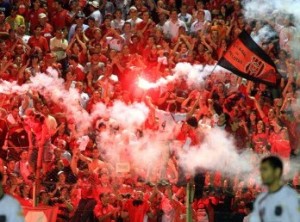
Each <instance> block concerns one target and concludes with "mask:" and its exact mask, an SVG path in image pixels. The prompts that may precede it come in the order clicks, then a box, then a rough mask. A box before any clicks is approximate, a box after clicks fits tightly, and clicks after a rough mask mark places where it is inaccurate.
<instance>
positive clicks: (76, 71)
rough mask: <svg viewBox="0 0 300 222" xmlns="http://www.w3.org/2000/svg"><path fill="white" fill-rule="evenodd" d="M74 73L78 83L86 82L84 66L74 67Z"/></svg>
mask: <svg viewBox="0 0 300 222" xmlns="http://www.w3.org/2000/svg"><path fill="white" fill-rule="evenodd" d="M73 73H74V74H75V76H76V81H84V80H85V73H84V71H83V67H82V65H80V64H77V66H76V67H73Z"/></svg>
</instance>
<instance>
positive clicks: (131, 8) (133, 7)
mask: <svg viewBox="0 0 300 222" xmlns="http://www.w3.org/2000/svg"><path fill="white" fill-rule="evenodd" d="M131 10H135V11H137V8H136V7H135V6H131V7H130V8H129V11H131Z"/></svg>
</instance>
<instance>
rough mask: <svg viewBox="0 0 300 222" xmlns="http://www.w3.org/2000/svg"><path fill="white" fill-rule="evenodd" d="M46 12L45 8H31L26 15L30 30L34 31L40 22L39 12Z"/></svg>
mask: <svg viewBox="0 0 300 222" xmlns="http://www.w3.org/2000/svg"><path fill="white" fill-rule="evenodd" d="M40 13H45V14H46V10H45V9H43V8H39V9H38V10H34V9H32V10H30V11H28V15H27V17H26V20H27V21H28V22H29V23H30V31H31V32H32V33H33V30H34V29H35V27H36V26H37V25H38V24H39V14H40Z"/></svg>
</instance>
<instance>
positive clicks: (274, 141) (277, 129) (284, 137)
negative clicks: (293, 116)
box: [269, 120, 291, 159]
mask: <svg viewBox="0 0 300 222" xmlns="http://www.w3.org/2000/svg"><path fill="white" fill-rule="evenodd" d="M270 125H271V126H272V128H273V132H272V133H271V134H270V136H269V143H270V145H271V153H272V154H276V155H278V156H280V157H282V158H284V159H289V157H290V155H291V145H290V141H289V136H288V132H287V129H286V128H285V127H283V126H282V124H281V123H280V122H279V121H278V120H272V121H271V122H270Z"/></svg>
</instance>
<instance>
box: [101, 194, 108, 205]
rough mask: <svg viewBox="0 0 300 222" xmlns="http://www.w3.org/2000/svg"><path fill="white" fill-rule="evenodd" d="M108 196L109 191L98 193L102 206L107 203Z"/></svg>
mask: <svg viewBox="0 0 300 222" xmlns="http://www.w3.org/2000/svg"><path fill="white" fill-rule="evenodd" d="M109 197H110V194H109V193H101V194H100V195H99V199H100V201H101V203H102V204H103V205H104V206H106V205H107V204H108V203H109Z"/></svg>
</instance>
